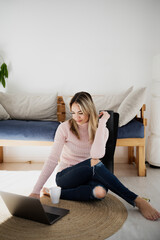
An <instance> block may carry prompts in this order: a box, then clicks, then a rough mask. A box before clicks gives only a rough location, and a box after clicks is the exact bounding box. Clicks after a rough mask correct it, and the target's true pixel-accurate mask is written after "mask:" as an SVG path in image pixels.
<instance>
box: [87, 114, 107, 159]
mask: <svg viewBox="0 0 160 240" xmlns="http://www.w3.org/2000/svg"><path fill="white" fill-rule="evenodd" d="M108 136H109V131H108V128H107V127H106V120H105V119H103V118H102V119H99V123H98V128H97V131H96V134H95V138H94V141H93V144H92V147H91V151H90V155H91V158H102V157H103V156H104V155H105V147H106V142H107V140H108Z"/></svg>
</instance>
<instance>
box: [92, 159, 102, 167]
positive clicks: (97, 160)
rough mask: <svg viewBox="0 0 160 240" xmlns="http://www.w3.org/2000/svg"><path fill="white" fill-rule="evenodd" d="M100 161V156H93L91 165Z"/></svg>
mask: <svg viewBox="0 0 160 240" xmlns="http://www.w3.org/2000/svg"><path fill="white" fill-rule="evenodd" d="M99 162H100V160H99V159H98V158H92V159H91V167H93V166H94V165H96V164H98V163H99Z"/></svg>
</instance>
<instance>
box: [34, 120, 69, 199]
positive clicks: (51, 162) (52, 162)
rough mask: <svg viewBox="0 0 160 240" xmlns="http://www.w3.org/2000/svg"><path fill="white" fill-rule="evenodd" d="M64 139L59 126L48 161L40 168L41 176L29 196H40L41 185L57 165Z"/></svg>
mask: <svg viewBox="0 0 160 240" xmlns="http://www.w3.org/2000/svg"><path fill="white" fill-rule="evenodd" d="M65 139H66V136H65V133H64V130H63V127H62V126H61V125H59V127H58V129H57V131H56V135H55V139H54V143H53V147H52V150H51V153H50V156H49V158H48V160H47V161H46V162H45V164H44V166H43V168H42V171H41V174H40V176H39V178H38V181H37V183H36V184H35V186H34V188H33V191H32V193H31V195H30V196H33V195H34V194H37V195H39V194H40V190H41V189H42V187H43V185H44V184H45V182H46V181H47V179H48V178H49V177H50V175H51V174H52V172H53V170H54V169H55V167H56V166H57V164H58V160H59V158H60V155H61V152H62V148H63V146H64V143H65Z"/></svg>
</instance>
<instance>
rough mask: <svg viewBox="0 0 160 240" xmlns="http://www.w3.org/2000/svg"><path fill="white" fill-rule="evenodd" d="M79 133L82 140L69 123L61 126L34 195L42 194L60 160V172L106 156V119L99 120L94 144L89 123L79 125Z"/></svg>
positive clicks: (35, 187)
mask: <svg viewBox="0 0 160 240" xmlns="http://www.w3.org/2000/svg"><path fill="white" fill-rule="evenodd" d="M79 133H80V139H78V138H77V137H76V136H75V135H74V134H73V133H72V132H71V131H70V126H69V122H68V121H66V122H63V123H61V124H60V125H59V127H58V129H57V131H56V135H55V139H54V143H53V147H52V150H51V153H50V156H49V158H48V160H47V161H46V162H45V164H44V166H43V169H42V171H41V174H40V176H39V178H38V181H37V183H36V185H35V186H34V189H33V191H32V193H37V194H39V193H40V190H41V189H42V187H43V185H44V184H45V182H46V181H47V179H48V178H49V177H50V175H51V174H52V172H53V170H54V169H55V167H56V166H57V164H58V161H59V160H60V163H59V164H58V171H61V170H63V169H65V168H67V167H70V166H73V165H75V164H77V163H80V162H82V161H84V160H86V159H89V158H102V157H103V156H104V154H105V146H106V141H107V139H108V129H107V128H106V120H105V119H103V118H101V119H100V120H99V124H98V128H97V131H96V135H95V138H94V141H93V143H92V144H91V143H90V142H89V135H88V123H85V124H83V125H79Z"/></svg>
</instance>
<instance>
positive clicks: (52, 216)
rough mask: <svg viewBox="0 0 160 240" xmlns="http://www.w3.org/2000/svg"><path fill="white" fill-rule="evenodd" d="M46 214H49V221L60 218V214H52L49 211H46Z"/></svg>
mask: <svg viewBox="0 0 160 240" xmlns="http://www.w3.org/2000/svg"><path fill="white" fill-rule="evenodd" d="M46 215H47V218H48V220H49V222H53V221H55V220H57V219H58V218H60V216H59V215H56V214H51V213H48V212H46Z"/></svg>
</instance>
